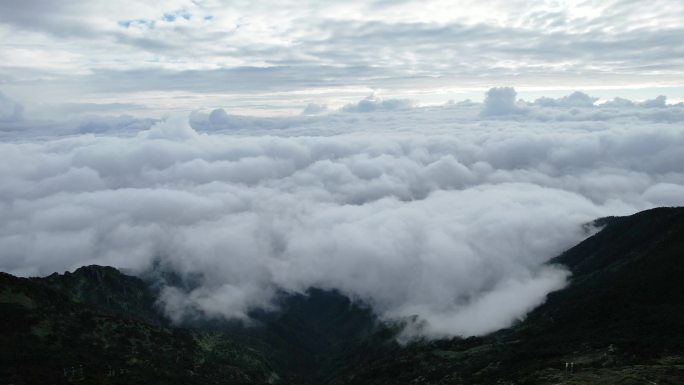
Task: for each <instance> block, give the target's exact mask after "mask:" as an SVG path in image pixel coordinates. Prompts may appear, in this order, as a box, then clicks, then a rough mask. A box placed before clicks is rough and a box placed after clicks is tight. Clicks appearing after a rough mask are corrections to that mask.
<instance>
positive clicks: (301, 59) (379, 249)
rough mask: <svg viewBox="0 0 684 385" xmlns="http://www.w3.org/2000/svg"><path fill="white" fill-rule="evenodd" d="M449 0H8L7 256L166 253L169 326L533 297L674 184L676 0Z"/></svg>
mask: <svg viewBox="0 0 684 385" xmlns="http://www.w3.org/2000/svg"><path fill="white" fill-rule="evenodd" d="M454 4H455V2H447V1H444V2H442V1H421V2H410V1H391V2H390V1H375V2H349V1H345V2H336V1H327V2H321V3H317V2H306V1H297V2H294V1H293V2H287V1H279V2H277V3H267V2H240V1H231V2H229V3H225V4H223V3H217V2H212V1H195V2H185V1H175V2H174V1H165V2H137V1H136V2H127V1H119V2H112V1H109V2H96V1H90V2H72V1H68V0H64V1H59V2H53V1H49V2H48V1H46V2H42V1H16V2H15V1H4V2H0V155H1V156H2V162H0V182H1V183H0V271H4V272H9V273H11V274H15V275H19V276H44V275H48V274H51V273H53V272H64V271H73V270H74V269H76V268H78V267H80V266H84V265H90V264H98V265H109V266H115V267H118V268H122V269H124V270H125V271H126V272H130V273H132V274H150V271H152V270H159V269H161V270H168V271H172V272H174V273H176V274H178V276H180V277H181V278H182V279H185V280H186V281H187V282H192V283H193V285H181V286H178V285H176V284H174V283H168V282H166V283H164V282H162V283H161V284H162V285H161V287H162V288H163V289H162V292H161V296H160V298H159V301H158V305H159V307H160V309H162V310H163V311H164V313H165V314H166V315H167V316H168V317H169V318H170V319H172V320H173V321H174V322H178V323H183V322H186V321H188V320H192V319H195V318H198V317H201V318H221V317H223V318H228V319H239V320H243V321H244V322H246V323H248V324H249V320H250V317H249V314H250V312H252V311H254V310H256V309H273V310H277V305H276V304H277V301H276V298H277V296H278V294H279V293H283V292H285V293H306V291H307V290H308V289H309V288H312V287H316V288H321V289H330V290H338V291H339V292H341V293H342V294H344V295H347V296H349V297H350V298H352V299H353V300H355V301H358V302H359V303H364V304H367V305H369V306H371V308H372V309H373V311H374V312H375V313H376V314H377V315H378V316H379V317H380V318H381V319H383V320H385V321H388V322H395V321H401V322H403V323H404V324H405V325H406V328H405V329H404V334H403V335H402V338H413V337H415V336H422V337H430V338H433V337H434V338H441V337H449V336H455V335H459V336H472V335H483V334H486V333H489V332H492V331H494V330H498V329H501V328H504V327H507V326H510V325H511V324H512V323H514V322H516V320H520V319H523V318H524V317H525V315H526V314H527V313H528V312H529V311H530V310H531V309H533V308H534V307H536V306H538V305H539V304H541V303H543V301H544V300H545V298H546V295H547V294H548V293H550V292H552V291H554V290H559V289H562V288H563V287H565V286H566V285H568V284H569V283H570V282H572V276H571V275H570V273H569V272H568V271H567V269H565V268H564V267H563V266H558V265H554V264H552V263H549V261H550V260H551V259H552V258H554V257H556V256H558V255H559V254H560V253H562V252H563V251H564V250H567V249H568V248H570V247H572V246H573V245H575V244H577V243H578V242H580V241H582V240H584V239H586V238H587V237H589V236H591V235H592V234H594V233H595V232H596V231H598V230H599V229H597V228H594V227H593V226H591V223H592V221H593V220H594V219H596V218H599V217H603V216H609V215H629V214H633V213H636V212H638V211H641V210H645V209H649V208H653V207H659V206H682V205H684V102H683V101H682V100H683V99H684V95H682V87H683V86H682V73H683V72H684V66H683V64H684V63H682V62H683V60H684V52H682V50H683V49H684V48H683V47H684V45H682V44H681V42H680V40H681V36H684V33H683V32H684V31H682V29H683V28H684V22H683V19H682V18H683V16H684V8H683V7H684V3H682V2H681V1H666V0H660V1H658V0H656V1H651V2H649V3H648V4H647V5H645V4H646V3H644V2H642V1H626V0H622V1H600V2H599V1H596V2H594V1H581V2H560V1H534V2H522V1H501V2H498V1H472V2H470V1H461V2H458V4H457V5H454Z"/></svg>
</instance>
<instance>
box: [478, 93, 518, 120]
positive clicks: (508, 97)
mask: <svg viewBox="0 0 684 385" xmlns="http://www.w3.org/2000/svg"><path fill="white" fill-rule="evenodd" d="M516 95H517V93H516V92H515V89H514V88H512V87H496V88H491V89H490V90H489V91H487V96H486V97H485V100H484V106H483V108H482V112H481V113H480V115H482V116H500V115H503V116H505V115H517V114H524V113H526V112H527V109H526V108H525V107H523V106H519V105H518V103H517V101H516V100H515V97H516Z"/></svg>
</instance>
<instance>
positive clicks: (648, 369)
mask: <svg viewBox="0 0 684 385" xmlns="http://www.w3.org/2000/svg"><path fill="white" fill-rule="evenodd" d="M593 224H594V225H595V226H599V227H601V228H600V230H599V231H598V232H597V233H595V234H594V235H592V236H590V237H588V238H587V239H585V240H584V241H583V242H580V243H579V244H578V245H576V246H574V247H572V248H570V249H569V250H567V251H566V252H564V253H562V254H561V255H559V256H558V257H556V258H553V259H551V260H550V261H549V263H553V264H562V265H564V266H566V267H567V268H568V269H569V270H570V271H571V272H572V277H571V279H570V283H569V285H568V286H567V287H566V288H564V289H562V290H559V291H557V292H554V293H551V294H549V295H548V297H547V300H546V302H545V303H544V304H542V305H541V306H539V307H538V308H536V309H534V310H533V311H531V312H530V313H529V314H528V315H527V317H526V318H525V319H524V320H522V321H520V322H518V323H516V324H515V325H513V326H512V327H510V328H508V329H504V330H500V331H498V332H495V333H492V334H489V335H486V336H482V337H470V338H459V337H454V338H452V339H444V340H435V341H430V340H416V341H413V342H410V343H409V344H407V345H405V346H401V345H399V344H398V343H397V342H396V340H395V337H396V335H397V332H398V331H399V329H398V326H397V325H388V324H383V323H382V322H379V320H378V319H377V318H376V317H375V316H374V315H373V313H372V311H371V309H369V308H368V307H365V306H363V305H362V304H358V303H354V302H352V301H350V300H349V299H348V298H346V297H344V296H343V295H341V294H340V293H337V292H331V291H324V290H320V289H315V288H312V289H310V290H309V292H307V293H306V294H292V295H288V294H285V293H284V294H283V296H281V297H280V298H279V304H280V311H278V312H265V311H257V312H253V314H251V316H252V317H253V318H254V319H255V320H256V321H257V324H258V326H257V327H256V328H254V327H253V328H247V327H245V326H244V325H240V324H239V323H234V322H232V323H231V322H214V323H204V324H202V323H197V324H194V325H190V326H191V327H175V326H173V325H171V324H170V323H169V322H168V320H165V319H164V318H163V317H162V316H161V315H160V313H159V311H158V309H157V308H156V306H155V301H156V299H155V291H154V290H155V289H154V285H153V283H151V282H150V281H145V280H144V279H141V278H138V277H132V276H129V275H126V274H123V273H122V272H120V271H119V270H117V269H115V268H112V267H102V266H94V265H93V266H85V267H81V268H79V269H77V270H76V271H74V272H73V273H65V274H62V275H60V274H52V275H49V276H47V277H43V278H17V277H13V276H11V275H9V274H6V273H0V309H2V310H3V314H8V315H9V316H8V317H4V318H3V321H1V322H0V331H2V335H3V336H2V337H0V346H2V348H3V349H2V351H3V352H4V353H3V354H2V355H0V357H1V358H2V359H1V360H0V362H1V364H0V383H15V384H32V383H75V382H78V383H119V382H122V381H124V380H125V382H126V383H254V384H256V383H292V384H297V383H300V384H313V383H316V384H319V383H320V384H394V383H425V384H447V383H449V384H453V383H473V384H477V383H481V384H501V383H511V384H513V383H515V384H518V383H519V384H528V383H529V384H537V383H539V384H542V383H566V384H575V383H577V384H579V383H597V384H598V383H606V384H607V383H623V384H632V383H634V384H637V383H644V381H657V383H659V384H663V383H664V384H667V383H672V384H675V383H681V382H682V381H684V334H682V333H680V332H679V331H680V330H682V328H683V327H684V283H683V282H682V280H681V279H679V277H681V276H684V208H657V209H652V210H647V211H643V212H640V213H637V214H634V215H631V216H628V217H606V218H600V219H597V220H596V221H594V223H593ZM86 347H87V349H86ZM158 347H160V348H159V349H158ZM86 350H87V351H86ZM174 352H176V354H175V356H174ZM172 356H174V357H172ZM180 356H183V357H182V358H180ZM55 357H57V358H55ZM141 357H142V358H141ZM566 362H568V363H570V362H572V363H573V364H576V366H575V365H573V372H572V373H569V372H567V371H566V370H565V366H564V364H565V363H566ZM112 363H114V365H112ZM76 364H78V365H82V366H84V367H85V368H86V374H85V375H84V376H83V378H82V379H79V380H78V381H75V380H74V377H73V376H72V377H68V376H66V375H65V374H64V373H66V372H65V371H64V370H65V368H73V367H75V366H74V365H76ZM41 365H42V366H41ZM41 368H43V369H41ZM115 369H118V370H124V371H123V372H121V373H120V374H119V375H117V376H108V375H109V374H111V373H112V370H115ZM60 370H61V371H62V375H61V377H60ZM55 376H57V377H59V379H58V380H55ZM79 378H80V377H79Z"/></svg>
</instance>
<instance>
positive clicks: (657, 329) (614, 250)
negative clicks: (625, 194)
mask: <svg viewBox="0 0 684 385" xmlns="http://www.w3.org/2000/svg"><path fill="white" fill-rule="evenodd" d="M595 225H598V226H603V228H602V229H601V231H599V232H598V233H597V234H595V235H594V236H592V237H590V238H588V239H586V240H585V241H583V242H581V243H580V244H578V245H577V246H575V247H573V248H571V249H570V250H568V251H566V252H565V253H563V254H562V255H560V256H558V257H557V258H555V259H553V260H552V261H551V263H556V264H562V265H565V266H566V267H567V268H569V269H570V271H571V272H572V279H571V282H570V284H569V285H568V286H567V287H566V288H565V289H563V290H560V291H557V292H554V293H551V294H549V296H548V298H547V300H546V302H545V303H544V304H543V305H541V306H540V307H538V308H537V309H535V310H534V311H532V312H531V313H530V314H529V315H528V316H527V317H526V319H525V320H524V321H522V322H520V323H518V324H517V325H514V326H513V327H511V328H509V329H506V330H502V331H499V332H497V333H493V334H492V335H489V336H486V337H481V338H468V339H465V340H464V339H459V338H454V339H452V340H450V341H431V342H419V343H415V344H412V345H410V346H407V347H406V348H405V349H402V350H400V351H397V352H396V354H394V355H392V356H387V357H383V358H382V359H380V360H376V361H374V362H370V363H368V364H366V365H365V366H364V367H360V368H355V370H354V371H353V372H350V373H348V374H347V376H346V377H345V378H343V379H341V380H340V381H339V382H338V383H356V384H396V383H414V384H415V383H426V384H427V383H429V384H454V383H466V384H476V383H483V384H508V383H510V384H514V383H515V384H517V383H520V384H550V383H563V384H648V383H653V384H656V383H657V384H681V383H684V333H683V332H682V331H683V330H684V279H683V277H684V208H658V209H653V210H648V211H644V212H640V213H637V214H635V215H632V216H629V217H622V218H618V217H611V218H602V219H599V220H597V221H596V222H595ZM566 362H569V363H574V365H573V367H574V370H573V373H567V372H566V370H565V363H566Z"/></svg>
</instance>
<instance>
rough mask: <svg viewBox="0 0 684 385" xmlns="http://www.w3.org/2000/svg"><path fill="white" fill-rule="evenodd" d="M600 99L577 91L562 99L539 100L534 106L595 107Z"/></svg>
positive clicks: (544, 98)
mask: <svg viewBox="0 0 684 385" xmlns="http://www.w3.org/2000/svg"><path fill="white" fill-rule="evenodd" d="M597 100H598V98H595V97H591V96H589V95H587V94H585V93H584V92H579V91H575V92H573V93H571V94H570V95H567V96H563V97H562V98H558V99H553V98H546V97H543V98H539V99H537V100H535V101H534V104H536V105H538V106H542V107H593V106H594V103H595V102H596V101H597Z"/></svg>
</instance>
